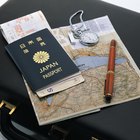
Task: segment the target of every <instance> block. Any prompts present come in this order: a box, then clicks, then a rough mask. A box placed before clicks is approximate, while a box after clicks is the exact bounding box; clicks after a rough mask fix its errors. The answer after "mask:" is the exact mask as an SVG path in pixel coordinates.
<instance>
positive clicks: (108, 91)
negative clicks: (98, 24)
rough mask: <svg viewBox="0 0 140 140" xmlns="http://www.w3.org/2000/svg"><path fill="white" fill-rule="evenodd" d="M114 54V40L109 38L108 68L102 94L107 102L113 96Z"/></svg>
mask: <svg viewBox="0 0 140 140" xmlns="http://www.w3.org/2000/svg"><path fill="white" fill-rule="evenodd" d="M115 54H116V41H115V40H111V42H110V51H109V59H108V68H107V74H106V80H105V88H104V95H105V100H106V102H107V103H110V102H111V99H112V96H113V86H114V70H115Z"/></svg>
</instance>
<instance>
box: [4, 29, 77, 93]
mask: <svg viewBox="0 0 140 140" xmlns="http://www.w3.org/2000/svg"><path fill="white" fill-rule="evenodd" d="M6 51H7V52H8V53H9V55H10V56H11V58H12V59H13V61H14V62H15V64H16V65H17V67H18V68H19V70H20V71H21V73H22V74H23V76H24V78H25V80H26V81H27V83H28V85H29V86H30V88H31V89H32V90H33V91H38V90H40V89H42V88H44V87H46V86H48V85H50V84H53V83H54V82H58V81H59V80H62V79H64V78H66V77H68V76H71V75H73V74H76V73H78V72H79V69H78V68H77V66H76V65H75V64H74V62H73V61H72V60H71V58H70V57H69V56H68V55H67V53H66V52H65V51H64V49H63V48H62V46H61V45H60V44H59V43H58V41H57V40H56V39H55V37H54V36H53V35H52V34H51V32H50V31H49V30H48V29H44V30H41V31H39V32H36V33H34V34H31V35H29V36H26V37H24V38H22V39H20V40H17V41H15V42H13V43H11V44H9V45H8V46H6Z"/></svg>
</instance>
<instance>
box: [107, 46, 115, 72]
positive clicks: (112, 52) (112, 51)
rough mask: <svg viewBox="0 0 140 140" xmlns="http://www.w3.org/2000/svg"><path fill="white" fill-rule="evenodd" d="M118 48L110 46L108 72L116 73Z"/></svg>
mask: <svg viewBox="0 0 140 140" xmlns="http://www.w3.org/2000/svg"><path fill="white" fill-rule="evenodd" d="M115 52H116V46H110V52H109V61H108V71H114V67H115Z"/></svg>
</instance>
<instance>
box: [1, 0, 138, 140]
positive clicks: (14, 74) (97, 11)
mask: <svg viewBox="0 0 140 140" xmlns="http://www.w3.org/2000/svg"><path fill="white" fill-rule="evenodd" d="M79 9H83V10H84V11H85V13H84V19H85V20H88V19H93V18H96V17H99V16H104V15H108V16H109V17H110V19H111V21H112V24H113V25H114V27H115V29H116V31H117V33H118V34H119V36H120V37H121V39H122V41H123V42H124V44H125V45H126V47H127V49H128V50H129V52H130V53H131V55H132V57H133V58H134V60H135V61H136V63H137V65H138V67H140V61H139V58H140V57H139V52H140V47H139V44H140V39H139V37H140V26H139V25H140V14H138V13H135V12H132V11H129V10H126V9H123V8H119V7H116V6H112V5H110V4H107V3H104V2H101V1H99V0H59V1H58V0H9V2H8V3H7V4H5V5H4V6H3V7H1V8H0V24H1V23H3V22H6V21H9V20H12V19H15V18H17V17H20V16H23V15H26V14H29V13H32V12H34V11H37V10H42V11H43V13H44V14H45V16H46V18H47V20H48V22H49V23H50V25H51V27H52V28H54V27H59V26H64V25H68V24H69V23H68V19H69V17H70V15H71V14H73V13H74V12H76V11H77V10H79ZM6 44H7V43H6V41H5V40H4V38H3V37H2V35H1V34H0V96H1V97H2V98H5V99H7V100H9V101H11V102H14V103H17V104H19V108H18V110H17V111H16V116H14V118H13V119H14V120H16V121H17V122H19V123H21V124H23V125H25V126H27V127H30V128H31V129H36V130H37V131H40V132H42V133H45V132H46V130H47V129H48V127H49V126H43V127H40V129H38V128H37V126H38V124H37V121H36V118H35V115H34V112H33V109H32V107H31V104H30V101H29V99H28V96H27V92H26V89H25V86H24V83H23V80H22V77H21V75H20V73H19V71H18V70H17V68H16V67H15V65H14V64H13V63H12V61H11V60H10V59H9V58H8V55H7V54H6V52H5V49H4V46H5V45H6ZM16 100H18V101H20V102H16ZM139 108H140V100H139V99H138V100H135V101H131V102H129V103H125V104H121V105H117V106H113V107H109V108H106V109H103V110H102V111H101V112H100V113H95V114H91V115H86V116H84V117H80V118H77V119H73V122H75V123H76V124H78V125H79V126H80V125H81V126H82V127H83V128H85V129H87V130H89V131H90V132H91V134H92V132H93V134H95V135H98V136H100V137H102V138H104V139H107V140H109V139H110V140H115V139H116V140H134V139H140V131H139V130H140V121H139V118H140V109H139ZM23 114H24V115H23ZM25 114H26V115H25ZM31 120H32V121H31Z"/></svg>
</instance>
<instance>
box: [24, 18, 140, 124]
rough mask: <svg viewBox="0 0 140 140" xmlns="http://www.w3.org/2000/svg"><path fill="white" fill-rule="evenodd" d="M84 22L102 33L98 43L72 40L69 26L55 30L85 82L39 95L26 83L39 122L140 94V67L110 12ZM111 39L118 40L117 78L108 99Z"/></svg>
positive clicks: (56, 35)
mask: <svg viewBox="0 0 140 140" xmlns="http://www.w3.org/2000/svg"><path fill="white" fill-rule="evenodd" d="M85 23H86V25H87V26H88V27H89V28H90V30H91V31H94V32H96V33H97V34H98V36H99V42H98V44H96V45H95V46H91V47H87V46H83V45H82V44H80V42H79V41H78V39H75V43H74V44H72V43H71V42H70V40H69V37H68V34H69V32H71V29H70V27H69V26H65V27H60V28H56V29H53V30H52V31H53V33H54V35H55V37H56V38H57V40H58V41H59V43H60V44H61V45H62V47H63V48H64V50H65V51H66V52H67V53H68V55H69V56H70V57H71V59H72V60H73V61H74V62H75V64H76V65H77V66H78V67H79V69H80V70H81V73H82V76H83V77H84V79H85V82H83V83H81V84H79V85H76V86H74V87H72V88H69V89H67V90H64V91H62V92H59V93H56V94H53V95H51V96H46V97H44V98H39V97H38V96H37V95H36V94H34V93H33V92H32V91H31V90H30V88H29V87H28V85H27V84H26V86H27V89H28V93H29V96H30V99H31V102H32V105H33V108H34V111H35V114H36V116H37V119H38V123H39V125H45V124H49V123H53V122H58V121H61V120H66V119H69V118H73V117H77V116H81V115H84V114H89V113H92V112H95V111H99V109H100V108H104V107H107V106H112V105H116V104H120V103H124V102H127V101H130V100H134V99H137V98H140V71H139V69H138V67H137V66H136V64H135V62H134V61H133V59H132V57H131V55H130V54H129V52H128V51H127V49H126V47H125V45H124V44H123V42H122V41H121V39H120V38H119V36H118V34H117V32H116V31H115V29H114V28H113V26H112V24H111V22H110V20H109V18H108V16H104V17H100V18H97V19H93V20H89V21H86V22H85ZM91 24H92V26H90V25H91ZM112 39H115V40H116V41H117V46H116V59H115V81H114V89H113V98H112V100H111V103H106V102H105V99H104V82H105V78H106V73H107V64H108V55H109V48H110V41H111V40H112Z"/></svg>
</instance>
